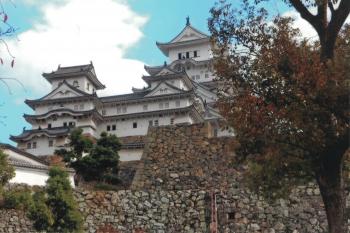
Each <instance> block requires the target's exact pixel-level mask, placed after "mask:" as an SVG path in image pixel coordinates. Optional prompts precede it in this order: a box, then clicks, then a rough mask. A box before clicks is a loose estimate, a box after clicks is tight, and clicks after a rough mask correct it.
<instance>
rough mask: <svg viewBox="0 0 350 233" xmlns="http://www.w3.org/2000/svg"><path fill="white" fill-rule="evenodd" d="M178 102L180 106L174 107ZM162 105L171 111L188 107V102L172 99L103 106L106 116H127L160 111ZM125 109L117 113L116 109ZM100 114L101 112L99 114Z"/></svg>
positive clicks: (184, 99)
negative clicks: (144, 107)
mask: <svg viewBox="0 0 350 233" xmlns="http://www.w3.org/2000/svg"><path fill="white" fill-rule="evenodd" d="M177 100H180V106H176V101H177ZM161 102H162V103H163V109H172V108H183V107H187V106H189V104H190V102H189V100H188V98H182V99H175V100H174V99H172V100H158V101H149V102H142V103H134V104H129V105H113V106H111V105H110V104H109V105H105V106H104V109H105V111H106V116H113V115H123V114H129V113H138V112H147V111H158V110H162V109H161V108H160V106H159V103H161ZM165 103H169V108H165ZM144 105H147V110H144V109H143V106H144ZM123 106H126V107H127V111H126V112H125V113H124V112H122V111H121V112H119V113H118V111H117V110H118V107H121V108H122V107H123ZM101 113H102V112H101Z"/></svg>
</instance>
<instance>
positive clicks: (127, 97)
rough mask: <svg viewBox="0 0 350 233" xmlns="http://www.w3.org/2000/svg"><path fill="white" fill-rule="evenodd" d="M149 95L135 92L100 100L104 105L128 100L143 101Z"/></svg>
mask: <svg viewBox="0 0 350 233" xmlns="http://www.w3.org/2000/svg"><path fill="white" fill-rule="evenodd" d="M147 93H148V92H147ZM147 93H146V92H135V93H130V94H124V95H112V96H105V97H100V98H99V99H100V100H101V102H102V103H108V102H118V101H128V100H135V99H141V98H143V97H144V96H145V95H146V94H147Z"/></svg>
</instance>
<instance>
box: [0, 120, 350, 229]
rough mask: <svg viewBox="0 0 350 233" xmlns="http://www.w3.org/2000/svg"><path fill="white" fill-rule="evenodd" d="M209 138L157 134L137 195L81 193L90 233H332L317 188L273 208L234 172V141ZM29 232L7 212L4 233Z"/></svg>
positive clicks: (21, 218)
mask: <svg viewBox="0 0 350 233" xmlns="http://www.w3.org/2000/svg"><path fill="white" fill-rule="evenodd" d="M210 135H211V130H210V127H209V126H206V125H204V124H197V125H191V126H167V127H158V128H151V129H150V130H149V134H148V136H147V137H146V139H145V141H146V145H145V151H144V154H143V156H142V160H141V162H140V163H139V164H133V168H137V171H136V175H135V177H134V180H133V183H132V189H131V190H120V191H117V192H92V191H84V190H78V189H77V190H75V198H76V200H77V201H78V204H79V208H80V211H81V212H82V214H83V215H84V227H85V232H99V233H102V232H103V233H107V232H109V233H116V232H119V233H135V232H139V233H141V232H147V233H175V232H176V233H182V232H184V233H207V232H210V231H209V229H210V227H209V224H210V222H211V220H212V219H213V218H214V219H215V217H217V220H218V221H217V223H218V224H217V228H218V233H258V232H260V233H289V232H290V233H325V232H326V229H327V223H326V216H325V212H324V209H323V204H322V201H321V198H320V195H319V190H318V189H317V188H316V187H315V186H314V185H313V184H307V185H305V186H300V187H298V188H297V189H295V190H294V191H293V192H292V193H291V195H290V197H289V198H288V199H287V200H283V199H280V200H277V201H276V202H274V203H273V204H271V203H267V202H266V201H264V200H263V199H262V198H261V197H258V196H257V195H256V194H253V193H251V192H249V190H247V189H246V188H245V187H244V186H243V185H242V182H241V179H242V177H241V175H240V172H239V170H238V168H235V166H233V165H234V164H233V161H234V153H233V152H232V148H231V146H230V145H232V144H233V143H234V142H233V141H232V138H211V137H210ZM213 194H216V195H215V196H214V195H213ZM214 197H216V198H214ZM215 199H216V201H215ZM349 203H350V196H349V195H348V196H347V207H349V206H350V204H349ZM213 205H216V208H217V214H213V213H214V212H213V211H212V210H213V209H212V206H213ZM348 226H349V227H350V219H349V220H348ZM30 229H33V228H32V227H31V222H30V221H28V220H27V219H26V217H25V214H24V213H23V212H21V211H15V210H1V209H0V232H6V233H9V232H31V230H30ZM32 232H33V231H32ZM349 233H350V228H349Z"/></svg>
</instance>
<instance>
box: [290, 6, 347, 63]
mask: <svg viewBox="0 0 350 233" xmlns="http://www.w3.org/2000/svg"><path fill="white" fill-rule="evenodd" d="M289 1H290V3H291V4H292V6H293V7H294V8H295V9H296V10H297V11H298V12H299V13H300V16H301V17H302V18H303V19H305V20H306V21H308V22H309V23H310V24H311V25H312V27H313V28H314V29H315V30H316V32H317V34H318V36H319V39H320V43H321V57H322V58H323V59H332V58H333V56H334V46H335V42H336V39H337V36H338V33H339V31H340V29H341V27H342V26H343V24H344V22H345V20H346V18H347V17H348V16H349V13H350V1H349V0H340V1H341V2H340V3H339V6H338V8H337V9H334V5H333V3H332V1H331V0H323V2H322V3H319V5H318V8H317V9H318V10H317V15H313V14H311V13H310V11H309V10H308V9H307V8H306V6H305V5H304V4H303V3H302V2H301V0H289ZM328 8H329V9H330V11H331V14H332V15H331V18H330V20H329V23H328V19H327V9H328Z"/></svg>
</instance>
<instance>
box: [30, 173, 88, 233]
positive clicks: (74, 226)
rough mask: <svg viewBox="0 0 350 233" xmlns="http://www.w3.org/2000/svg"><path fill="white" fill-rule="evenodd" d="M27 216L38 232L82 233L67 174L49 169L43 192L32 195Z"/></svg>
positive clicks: (80, 221)
mask: <svg viewBox="0 0 350 233" xmlns="http://www.w3.org/2000/svg"><path fill="white" fill-rule="evenodd" d="M28 216H29V218H30V219H32V220H33V221H34V227H35V228H36V229H37V230H39V231H43V230H45V231H47V232H81V231H82V216H81V214H80V212H79V211H78V206H77V204H76V202H75V200H74V196H73V190H72V187H71V186H70V181H69V178H68V174H67V172H65V171H64V170H63V169H62V168H59V167H53V168H51V169H50V171H49V179H48V180H47V184H46V187H45V189H44V191H42V192H37V193H35V194H34V195H33V204H32V205H31V206H30V207H29V215H28Z"/></svg>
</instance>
